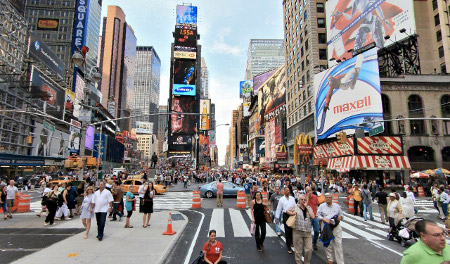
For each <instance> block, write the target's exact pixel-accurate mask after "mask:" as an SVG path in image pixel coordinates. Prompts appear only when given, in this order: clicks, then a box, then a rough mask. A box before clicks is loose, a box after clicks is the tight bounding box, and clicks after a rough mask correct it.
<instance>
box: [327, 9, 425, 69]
mask: <svg viewBox="0 0 450 264" xmlns="http://www.w3.org/2000/svg"><path fill="white" fill-rule="evenodd" d="M326 17H327V40H328V43H327V44H328V59H331V58H335V60H334V61H330V63H329V64H330V66H332V65H334V64H336V60H338V59H340V60H343V58H347V59H348V58H351V57H352V54H351V52H348V50H354V51H356V50H358V49H361V48H363V47H364V46H366V45H368V44H370V43H372V42H375V44H376V46H377V47H379V48H383V47H385V46H387V45H390V44H392V41H394V42H395V41H400V40H402V39H404V38H406V37H408V35H414V34H415V33H416V25H415V20H414V6H413V0H377V1H368V0H365V1H362V0H328V1H327V3H326ZM402 28H404V29H406V34H405V33H401V32H400V31H399V30H400V29H402ZM386 35H389V36H390V40H385V39H384V37H385V36H386ZM391 40H392V41H391Z"/></svg>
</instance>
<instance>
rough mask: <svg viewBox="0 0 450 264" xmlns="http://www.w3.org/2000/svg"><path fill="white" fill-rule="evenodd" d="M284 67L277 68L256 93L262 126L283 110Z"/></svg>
mask: <svg viewBox="0 0 450 264" xmlns="http://www.w3.org/2000/svg"><path fill="white" fill-rule="evenodd" d="M284 78H285V71H284V66H283V67H281V68H279V69H278V70H277V71H276V72H275V73H274V74H273V75H272V76H271V77H270V78H269V79H268V80H267V81H266V82H265V83H264V84H263V86H261V87H260V88H259V91H258V109H259V116H260V117H261V123H260V125H262V124H263V123H264V122H267V121H269V120H271V119H272V118H274V117H276V116H277V115H278V114H279V113H280V111H282V110H284V108H285V104H286V86H285V84H284V83H285V80H284Z"/></svg>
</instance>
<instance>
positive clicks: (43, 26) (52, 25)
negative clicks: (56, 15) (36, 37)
mask: <svg viewBox="0 0 450 264" xmlns="http://www.w3.org/2000/svg"><path fill="white" fill-rule="evenodd" d="M58 25H59V20H58V19H50V18H39V19H38V22H37V27H36V29H37V30H58Z"/></svg>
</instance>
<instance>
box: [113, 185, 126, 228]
mask: <svg viewBox="0 0 450 264" xmlns="http://www.w3.org/2000/svg"><path fill="white" fill-rule="evenodd" d="M111 194H112V196H113V199H114V202H113V217H112V219H111V221H117V216H119V222H120V221H122V217H123V214H122V212H121V211H122V210H119V205H120V202H121V201H123V191H122V188H120V183H119V181H115V182H113V186H112V189H111Z"/></svg>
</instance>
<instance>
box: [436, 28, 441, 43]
mask: <svg viewBox="0 0 450 264" xmlns="http://www.w3.org/2000/svg"><path fill="white" fill-rule="evenodd" d="M436 40H437V41H438V42H439V41H441V40H442V32H441V30H440V29H439V30H438V31H437V32H436Z"/></svg>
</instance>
